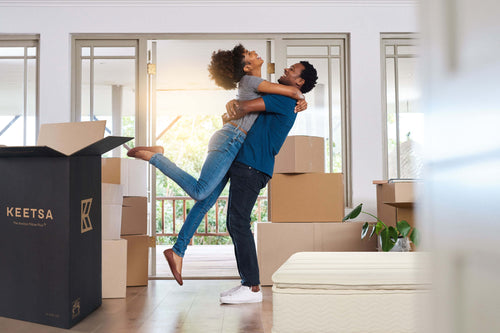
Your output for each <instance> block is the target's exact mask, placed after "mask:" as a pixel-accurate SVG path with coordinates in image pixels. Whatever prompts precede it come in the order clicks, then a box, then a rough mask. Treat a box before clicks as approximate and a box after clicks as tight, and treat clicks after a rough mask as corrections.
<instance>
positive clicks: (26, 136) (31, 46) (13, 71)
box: [0, 35, 39, 146]
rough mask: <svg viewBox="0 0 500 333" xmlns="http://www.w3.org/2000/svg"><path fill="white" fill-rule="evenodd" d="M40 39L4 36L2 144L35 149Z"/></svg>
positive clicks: (0, 55) (0, 52) (0, 53)
mask: <svg viewBox="0 0 500 333" xmlns="http://www.w3.org/2000/svg"><path fill="white" fill-rule="evenodd" d="M38 39H39V36H38V35H32V36H24V35H22V36H21V35H6V36H2V35H0V144H3V145H7V146H23V145H35V143H36V138H37V134H38Z"/></svg>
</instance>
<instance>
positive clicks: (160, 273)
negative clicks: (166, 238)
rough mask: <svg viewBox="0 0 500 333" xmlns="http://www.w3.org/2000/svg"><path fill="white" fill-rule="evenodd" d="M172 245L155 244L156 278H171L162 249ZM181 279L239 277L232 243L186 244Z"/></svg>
mask: <svg viewBox="0 0 500 333" xmlns="http://www.w3.org/2000/svg"><path fill="white" fill-rule="evenodd" d="M170 247H172V246H170V245H169V246H165V245H157V246H156V278H168V279H173V276H172V272H170V268H169V267H168V264H167V261H166V260H165V257H164V256H163V251H164V250H166V249H168V248H170ZM182 278H183V279H239V274H238V268H237V267H236V259H235V258H234V247H233V245H193V246H191V245H190V246H188V248H187V249H186V253H185V255H184V261H183V263H182Z"/></svg>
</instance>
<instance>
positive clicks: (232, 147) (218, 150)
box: [127, 44, 307, 285]
mask: <svg viewBox="0 0 500 333" xmlns="http://www.w3.org/2000/svg"><path fill="white" fill-rule="evenodd" d="M263 62H264V61H263V60H262V58H261V57H259V56H258V54H257V53H256V52H255V51H248V50H246V49H245V48H244V47H243V46H242V45H241V44H240V45H237V46H235V47H234V48H233V49H232V50H219V51H218V52H214V53H213V54H212V59H211V62H210V64H209V66H208V70H209V72H210V77H211V78H212V79H213V80H214V81H215V83H216V84H217V85H218V86H220V87H222V88H224V89H234V88H236V87H238V99H239V100H252V99H255V98H259V97H261V94H263V93H269V94H278V95H284V96H288V97H291V98H295V99H297V100H302V101H303V103H301V104H300V105H298V107H297V110H296V111H302V110H303V109H305V108H306V106H307V103H305V101H304V96H303V94H302V93H301V91H300V90H299V89H298V88H296V87H291V86H285V85H281V84H276V83H271V82H268V81H265V80H263V79H262V78H261V77H260V76H261V69H262V64H263ZM257 117H258V113H250V114H247V115H245V116H244V117H243V118H241V119H237V120H229V118H228V116H227V115H224V116H223V120H224V126H223V127H222V129H220V130H218V131H217V132H215V133H214V135H213V136H212V137H211V139H210V142H209V144H208V154H207V158H206V159H205V162H204V164H203V167H202V169H201V173H200V177H199V178H198V179H196V178H194V177H193V176H191V175H189V174H188V173H186V172H185V171H183V170H182V169H180V168H179V167H177V166H176V165H175V164H174V163H173V162H172V161H170V160H169V159H168V158H166V157H165V156H163V148H162V147H160V146H153V147H136V148H133V149H131V150H130V151H129V152H128V153H127V155H128V156H130V157H136V158H141V159H143V160H146V161H149V162H150V163H151V164H153V165H154V166H156V167H157V168H158V169H159V170H160V171H162V172H163V173H164V174H165V175H167V176H168V177H169V178H170V179H172V180H173V181H175V182H176V183H177V184H178V185H179V186H180V187H181V188H182V189H183V190H184V191H186V193H187V194H188V195H189V196H190V197H192V198H193V199H195V200H197V201H200V200H203V199H205V198H207V197H208V196H209V195H210V194H211V193H212V192H213V191H214V189H215V187H216V186H217V185H218V184H219V183H220V182H221V180H222V178H223V177H224V176H225V175H226V173H227V171H228V169H229V167H230V166H231V163H232V162H233V160H234V158H235V157H236V155H237V154H238V151H239V149H240V147H241V145H242V144H243V141H244V140H245V137H246V134H247V132H248V131H249V130H250V128H251V127H252V125H253V123H254V121H255V119H256V118H257ZM206 208H207V207H205V208H204V209H203V210H200V209H199V208H198V205H195V206H194V207H193V209H191V211H190V212H189V214H188V217H187V218H186V221H185V223H184V225H183V227H182V229H181V231H180V232H179V237H178V239H177V242H176V243H175V244H174V246H173V247H172V249H168V250H165V252H164V254H165V257H166V258H167V261H168V263H169V266H170V269H171V270H172V273H173V275H174V277H175V279H176V281H177V282H178V283H179V284H180V285H182V277H181V271H182V257H183V256H184V253H185V250H186V248H187V245H188V244H189V242H190V240H191V238H192V236H193V234H194V233H195V232H196V229H197V228H198V225H199V224H200V222H201V221H202V219H203V216H204V215H205V213H206Z"/></svg>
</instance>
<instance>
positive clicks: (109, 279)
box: [102, 239, 127, 298]
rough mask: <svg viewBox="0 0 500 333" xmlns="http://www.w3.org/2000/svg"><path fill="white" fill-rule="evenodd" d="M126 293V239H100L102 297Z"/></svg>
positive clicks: (115, 296)
mask: <svg viewBox="0 0 500 333" xmlns="http://www.w3.org/2000/svg"><path fill="white" fill-rule="evenodd" d="M126 294H127V240H125V239H114V240H103V241H102V298H124V297H125V296H126Z"/></svg>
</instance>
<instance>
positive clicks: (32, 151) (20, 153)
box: [0, 146, 66, 157]
mask: <svg viewBox="0 0 500 333" xmlns="http://www.w3.org/2000/svg"><path fill="white" fill-rule="evenodd" d="M62 156H66V155H64V154H63V153H61V152H58V151H57V150H54V149H52V148H50V147H47V146H19V147H14V146H13V147H0V157H62Z"/></svg>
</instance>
